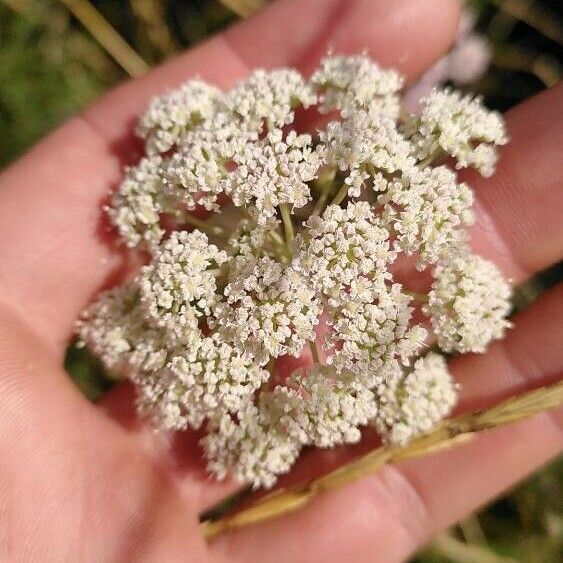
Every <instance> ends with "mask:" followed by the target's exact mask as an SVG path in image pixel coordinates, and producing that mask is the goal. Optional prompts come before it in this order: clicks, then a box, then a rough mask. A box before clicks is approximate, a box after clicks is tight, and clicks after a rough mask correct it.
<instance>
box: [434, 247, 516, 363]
mask: <svg viewBox="0 0 563 563" xmlns="http://www.w3.org/2000/svg"><path fill="white" fill-rule="evenodd" d="M434 278H435V281H434V283H433V285H432V289H431V291H430V293H429V295H428V304H427V305H426V306H425V308H424V312H425V313H426V314H427V315H428V316H429V317H430V321H431V322H432V328H433V329H434V333H435V334H436V337H437V339H438V345H439V346H440V348H441V349H442V350H444V351H445V352H453V351H457V352H462V353H467V352H484V351H485V349H486V347H487V345H488V344H489V343H490V341H491V340H495V339H498V338H502V336H503V335H504V332H505V330H506V329H507V328H508V327H510V325H511V323H510V322H509V321H508V320H507V319H506V317H507V315H508V314H509V312H510V294H511V291H510V286H509V285H508V284H507V283H506V281H505V280H504V279H503V277H502V274H501V273H500V272H499V270H498V268H497V267H496V266H495V265H494V264H493V263H491V262H489V261H488V260H485V259H484V258H481V257H479V256H474V255H470V254H462V255H461V256H458V257H457V258H455V259H452V260H449V261H448V262H446V263H444V264H439V265H438V266H437V267H436V268H435V270H434Z"/></svg>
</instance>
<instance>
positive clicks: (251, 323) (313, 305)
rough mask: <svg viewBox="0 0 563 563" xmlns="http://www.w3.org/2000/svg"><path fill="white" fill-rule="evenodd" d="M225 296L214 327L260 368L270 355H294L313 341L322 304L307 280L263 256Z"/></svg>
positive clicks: (240, 277) (219, 305)
mask: <svg viewBox="0 0 563 563" xmlns="http://www.w3.org/2000/svg"><path fill="white" fill-rule="evenodd" d="M224 294H225V298H226V299H225V301H223V302H220V303H218V304H217V306H216V307H215V321H214V324H213V326H214V327H216V328H217V330H218V331H219V332H220V333H221V334H222V335H223V338H225V340H228V341H231V342H234V343H236V344H237V345H238V346H241V347H243V348H247V349H248V350H250V351H251V353H252V354H253V355H254V356H255V358H256V361H257V362H259V363H265V362H267V360H268V357H270V356H271V357H274V358H277V357H278V356H281V355H286V354H289V355H291V356H299V354H300V353H301V351H302V349H303V346H304V345H305V343H306V342H307V341H308V340H312V339H314V338H315V326H316V325H317V323H318V317H319V315H320V313H321V304H320V301H319V299H318V298H317V295H316V293H315V291H314V290H313V289H312V288H311V287H310V285H309V283H308V280H307V279H306V278H305V277H304V276H303V275H301V274H300V273H299V272H297V271H296V270H295V269H293V268H292V267H291V266H283V265H282V264H280V263H279V262H275V261H274V260H272V259H271V258H269V257H267V256H266V257H263V258H261V259H259V260H257V261H256V262H255V263H254V264H249V267H248V268H247V269H246V271H242V272H241V274H240V275H239V276H238V277H237V278H235V279H234V280H233V281H231V282H230V283H229V284H228V285H227V287H226V288H225V290H224Z"/></svg>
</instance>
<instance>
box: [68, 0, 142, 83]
mask: <svg viewBox="0 0 563 563" xmlns="http://www.w3.org/2000/svg"><path fill="white" fill-rule="evenodd" d="M61 2H62V3H63V4H64V5H65V6H66V7H67V8H68V9H69V11H70V12H71V13H72V14H73V15H74V16H75V17H76V19H78V20H79V21H80V22H81V23H82V25H84V27H85V28H86V29H87V30H88V31H89V32H90V33H91V34H92V35H93V37H94V38H95V39H96V41H98V43H99V44H100V45H101V46H102V47H103V48H104V49H105V50H106V51H107V52H108V53H109V54H110V55H111V56H112V58H113V59H114V60H115V61H116V62H117V63H118V64H119V66H121V68H123V70H125V72H127V74H129V75H130V76H139V75H141V74H144V73H145V72H146V71H147V70H148V69H149V66H148V65H147V63H146V62H145V61H144V60H143V59H142V58H141V57H140V56H139V55H138V54H137V53H136V52H135V51H134V50H133V49H132V48H131V47H130V46H129V45H128V44H127V42H126V41H125V40H124V39H123V37H121V35H119V33H117V31H115V29H114V28H113V27H112V26H111V25H110V24H109V23H108V22H107V20H106V19H105V18H104V17H103V16H102V14H100V12H98V10H96V8H94V6H92V4H90V2H88V0H61Z"/></svg>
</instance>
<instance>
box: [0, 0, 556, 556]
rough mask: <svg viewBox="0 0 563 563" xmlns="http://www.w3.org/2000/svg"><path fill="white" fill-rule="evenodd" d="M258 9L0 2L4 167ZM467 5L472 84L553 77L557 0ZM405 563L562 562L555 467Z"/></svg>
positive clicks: (86, 368)
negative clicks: (484, 53)
mask: <svg viewBox="0 0 563 563" xmlns="http://www.w3.org/2000/svg"><path fill="white" fill-rule="evenodd" d="M261 3H264V1H263V0H223V1H222V2H221V1H219V0H191V1H188V0H92V1H91V2H90V1H88V0H0V167H2V166H4V165H6V164H8V163H9V162H10V161H12V160H13V159H14V158H16V157H17V156H18V155H20V154H21V153H22V152H23V151H24V150H25V149H27V148H28V147H29V146H30V145H31V144H33V143H34V142H35V141H36V140H37V139H39V138H40V137H42V136H43V135H45V134H46V133H47V132H48V131H49V130H51V129H52V128H53V127H55V126H56V125H57V124H59V123H60V122H61V121H63V120H64V119H65V118H67V117H68V116H70V115H72V114H74V113H76V112H77V111H78V110H80V109H81V108H83V107H84V106H85V105H86V104H87V103H88V102H90V101H91V100H93V99H94V98H96V97H97V96H98V95H100V94H101V93H102V92H104V91H106V90H107V89H109V88H110V87H111V86H112V85H114V84H116V83H117V82H119V81H120V80H122V79H124V78H125V77H126V76H127V75H128V73H129V74H135V73H136V72H138V71H140V70H142V68H143V67H144V64H145V63H146V64H147V65H148V66H152V65H155V64H157V63H158V62H159V61H161V60H163V59H165V58H166V57H168V56H170V55H172V54H173V53H174V52H176V51H179V50H181V49H184V48H186V47H189V46H190V45H193V44H194V43H197V42H198V41H200V40H202V39H203V38H205V37H207V36H208V35H210V34H211V33H213V32H214V31H216V30H218V29H221V28H222V27H224V26H226V25H228V24H229V23H231V22H233V21H235V20H236V19H237V17H238V15H237V14H236V13H235V12H236V11H237V10H236V9H235V12H234V11H233V10H232V8H233V7H235V8H236V7H237V6H238V8H239V11H241V12H242V13H244V12H245V11H246V12H248V11H251V9H252V8H253V7H255V6H257V5H259V4H261ZM469 3H470V4H471V5H472V8H473V9H474V11H475V12H476V13H477V15H478V26H477V27H478V30H479V31H480V33H482V34H484V35H486V36H487V38H488V39H489V41H490V42H491V44H492V46H493V49H494V56H493V60H492V63H491V67H490V69H489V71H488V72H487V73H486V74H485V76H484V77H483V78H482V79H481V80H480V81H479V82H478V83H477V84H475V85H473V86H472V88H471V89H472V90H473V91H477V92H479V93H481V94H482V95H483V96H484V97H485V100H486V102H487V104H488V105H489V106H491V107H494V108H497V109H500V110H505V109H507V108H509V107H511V106H512V105H514V104H516V103H518V102H520V101H521V100H524V99H526V98H527V97H529V96H531V95H533V94H535V93H537V92H539V91H541V90H542V89H544V88H545V87H547V86H550V85H552V84H554V83H555V82H557V81H558V80H559V79H560V77H561V76H562V74H563V25H562V23H561V22H562V12H563V6H562V2H561V0H542V1H533V0H472V1H471V2H469ZM92 6H93V7H94V8H95V10H96V12H92V10H91V8H92ZM85 7H86V8H85ZM88 10H90V11H88ZM100 15H101V18H100ZM100 20H101V26H102V28H100ZM107 23H109V24H110V25H111V26H112V27H113V28H114V30H115V31H116V32H117V33H116V34H115V36H111V34H110V39H109V42H108V40H107V39H106V40H104V37H106V35H104V33H105V31H107V29H105V28H104V27H103V26H104V25H106V26H107ZM110 31H111V30H110ZM111 37H113V39H112V38H111ZM115 37H117V39H116V40H115ZM123 42H125V43H126V44H127V45H129V46H130V47H131V48H132V51H131V52H129V51H128V49H129V48H130V47H127V45H125V44H124V43H123ZM108 47H109V49H108ZM108 51H109V52H108ZM124 60H125V61H126V63H125V64H124ZM127 61H128V62H129V63H130V64H128V63H127ZM124 68H125V69H127V70H128V71H129V72H127V71H126V70H124ZM562 279H563V268H562V267H561V265H559V266H556V267H554V268H552V269H550V271H549V272H547V273H545V274H544V275H543V276H540V277H538V278H537V279H536V280H534V281H533V282H532V283H531V284H529V285H528V286H527V287H526V288H524V290H523V291H522V292H521V293H520V301H521V303H520V305H522V303H524V302H527V301H529V300H530V299H533V298H535V297H536V296H537V295H538V294H539V293H541V291H542V290H544V289H545V287H547V286H549V285H552V284H553V283H557V282H560V281H561V280H562ZM66 368H67V370H68V371H69V373H70V374H71V375H72V377H73V379H74V380H75V382H76V383H77V385H78V386H79V387H80V388H81V389H82V391H83V392H84V393H85V394H86V395H87V396H88V397H90V398H91V399H93V400H94V399H96V398H97V397H99V396H100V395H101V394H102V393H103V392H104V391H105V390H107V389H108V388H109V387H110V386H111V385H112V381H111V379H109V378H108V377H105V376H104V375H103V372H102V369H101V367H100V365H99V363H98V362H97V361H96V360H95V359H93V358H92V357H91V356H90V355H89V354H88V352H87V351H86V350H83V349H78V348H76V347H74V346H72V347H70V348H69V353H68V355H67V359H66ZM413 561H416V562H419V563H445V562H447V561H453V562H459V563H495V562H497V563H501V562H505V563H508V562H509V561H512V562H514V561H517V562H522V563H558V562H561V561H563V461H561V460H560V461H558V462H556V463H554V464H552V465H551V466H550V467H548V468H546V469H544V470H543V471H541V472H538V473H537V474H536V475H534V476H533V477H532V478H530V479H529V480H528V481H527V482H525V483H523V484H522V485H520V486H518V487H517V488H516V489H514V490H513V491H512V492H511V493H510V494H508V495H506V496H504V497H503V498H501V499H500V500H498V501H497V502H495V503H493V504H491V505H490V506H489V507H487V508H486V509H484V510H481V511H480V512H479V513H477V514H475V515H473V516H471V517H469V518H467V519H466V520H465V521H464V522H462V523H460V524H459V525H458V526H455V527H454V528H452V529H451V530H449V531H448V532H447V533H446V534H443V535H441V536H440V537H438V538H437V539H436V541H434V542H433V543H432V544H431V545H430V546H429V547H428V548H427V549H425V550H424V551H423V552H421V553H420V554H419V555H418V556H417V557H416V558H415V559H414V560H413Z"/></svg>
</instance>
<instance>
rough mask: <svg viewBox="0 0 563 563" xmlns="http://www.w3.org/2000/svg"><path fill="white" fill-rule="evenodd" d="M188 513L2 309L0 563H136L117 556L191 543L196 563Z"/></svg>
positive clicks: (170, 485) (122, 434)
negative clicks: (122, 562)
mask: <svg viewBox="0 0 563 563" xmlns="http://www.w3.org/2000/svg"><path fill="white" fill-rule="evenodd" d="M186 500H188V503H186ZM193 506H194V502H193V499H191V502H190V499H188V498H187V497H185V496H183V495H182V494H180V493H179V490H178V488H177V487H176V484H175V483H174V481H173V480H172V479H170V478H169V476H168V474H167V472H165V471H163V468H162V467H160V465H159V463H157V462H156V461H155V459H154V457H153V456H151V455H150V452H147V451H146V450H145V449H144V448H143V447H142V444H140V443H139V441H138V440H135V439H132V437H131V436H130V435H129V434H128V433H127V432H126V431H123V430H122V429H119V428H118V427H116V426H115V425H114V424H110V423H109V421H108V420H107V419H104V417H102V416H101V415H100V413H99V411H98V409H96V408H94V406H93V405H92V404H90V403H89V402H88V401H87V400H86V399H85V398H84V397H82V396H81V394H80V393H79V391H78V389H77V388H76V387H75V386H74V385H72V383H71V381H70V380H69V378H68V376H67V375H66V374H65V373H64V371H63V369H62V367H61V366H60V362H59V361H58V358H55V357H53V355H52V354H50V351H49V350H48V349H45V346H44V343H43V341H42V339H40V338H38V337H37V336H36V335H35V334H34V331H33V330H31V329H30V327H29V326H28V325H27V324H26V323H25V321H23V320H22V319H21V318H19V316H18V314H17V311H14V310H13V309H12V308H10V306H9V305H6V304H4V303H0V522H1V524H0V559H1V560H3V561H7V560H12V561H61V560H77V559H78V560H83V559H84V560H90V559H92V560H96V561H108V560H116V557H117V555H116V553H118V552H120V553H121V554H122V558H124V559H123V560H137V559H138V558H137V557H135V556H134V555H133V553H131V556H129V554H128V556H125V555H124V552H123V551H120V550H122V549H123V546H127V545H128V544H130V545H131V552H133V551H134V550H135V549H137V548H138V549H148V546H149V545H152V544H159V547H165V545H166V542H165V539H166V540H167V543H168V548H171V547H172V546H175V547H178V545H180V543H181V545H183V546H185V545H186V544H187V543H190V544H191V545H190V549H191V550H192V553H194V557H196V555H195V554H196V553H197V554H198V555H197V557H199V559H198V560H200V561H203V560H204V559H203V554H202V553H203V548H204V545H203V542H202V541H200V538H198V537H197V527H196V526H197V521H196V517H197V513H196V511H195V510H193ZM85 530H88V534H89V535H88V541H85V535H84V532H85ZM60 538H64V541H58V540H59V539H60ZM102 538H103V539H102ZM190 538H191V542H190V541H188V540H189V539H190ZM98 540H99V541H98ZM162 544H164V545H162ZM184 549H185V547H184ZM86 553H87V554H88V555H86ZM77 554H82V556H80V555H77ZM139 558H141V557H140V555H139ZM118 559H120V558H119V557H118ZM145 559H147V557H146V556H145ZM148 559H150V557H149V558H148ZM120 560H121V559H120Z"/></svg>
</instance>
